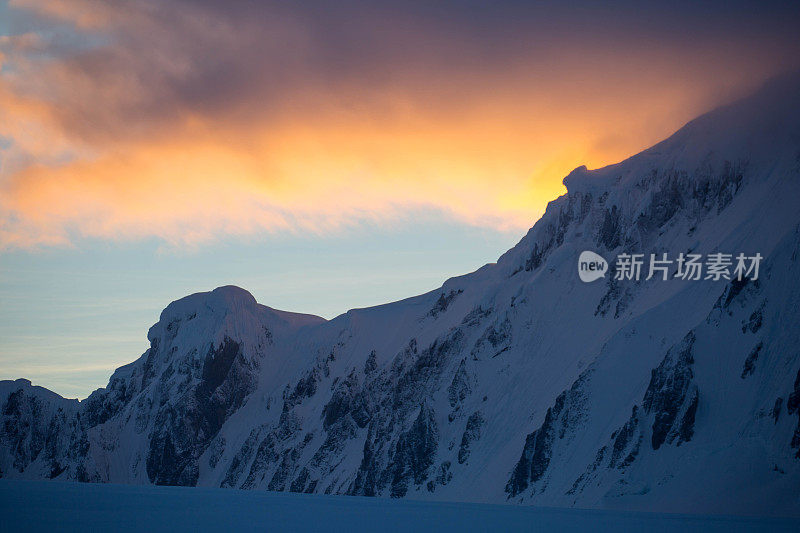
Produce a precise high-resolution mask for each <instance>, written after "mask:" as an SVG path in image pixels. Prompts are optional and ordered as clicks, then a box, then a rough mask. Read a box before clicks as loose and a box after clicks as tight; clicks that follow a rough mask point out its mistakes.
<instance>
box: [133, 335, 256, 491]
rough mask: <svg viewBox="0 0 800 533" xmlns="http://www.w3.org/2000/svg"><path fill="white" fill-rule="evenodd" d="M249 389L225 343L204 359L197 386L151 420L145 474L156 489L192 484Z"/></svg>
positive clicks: (246, 367)
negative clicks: (213, 442) (201, 462)
mask: <svg viewBox="0 0 800 533" xmlns="http://www.w3.org/2000/svg"><path fill="white" fill-rule="evenodd" d="M254 387H255V377H254V375H253V368H251V365H250V364H249V363H248V362H247V360H246V359H245V358H244V356H243V354H242V353H241V346H240V345H239V344H238V343H237V342H235V341H233V340H232V339H230V338H227V337H226V338H225V340H224V341H223V342H222V343H221V344H220V345H219V346H217V347H213V346H212V347H211V348H210V349H209V351H208V353H207V354H206V357H205V360H204V362H203V367H202V371H201V374H200V381H199V383H198V384H197V385H196V386H195V387H193V388H189V389H188V390H186V391H185V392H184V393H183V394H182V395H181V396H180V397H179V398H177V399H176V400H175V401H174V402H167V403H165V404H164V405H163V406H162V407H161V408H160V409H159V410H158V412H157V413H156V415H155V428H156V430H155V432H154V433H153V435H152V436H151V439H150V446H149V453H148V456H147V475H148V477H149V478H150V481H152V482H153V483H155V484H156V485H190V486H191V485H195V484H196V483H197V476H198V463H197V462H198V459H199V458H200V456H201V455H202V453H203V452H204V451H205V449H206V448H207V447H208V445H209V443H210V442H211V440H212V439H213V438H214V437H215V436H216V435H217V433H218V432H219V430H220V428H221V427H222V425H223V423H224V422H225V420H227V418H228V417H229V416H230V415H231V414H232V413H233V412H235V411H236V410H237V409H238V408H239V407H241V405H242V403H243V402H244V400H245V398H246V397H247V395H248V394H249V393H250V392H251V391H252V390H253V388H254Z"/></svg>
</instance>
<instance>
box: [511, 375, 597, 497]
mask: <svg viewBox="0 0 800 533" xmlns="http://www.w3.org/2000/svg"><path fill="white" fill-rule="evenodd" d="M587 377H588V374H586V373H585V374H583V375H581V377H580V378H578V380H576V381H575V383H574V384H573V385H572V387H571V388H570V389H569V390H566V391H564V392H562V393H561V394H559V395H558V398H556V401H555V403H554V404H553V406H552V407H549V408H548V409H547V413H546V414H545V416H544V421H543V422H542V425H541V426H539V428H538V429H537V430H536V431H534V432H533V433H530V434H528V436H527V437H526V438H525V445H524V446H523V448H522V455H521V457H520V458H519V461H517V464H516V465H515V466H514V471H513V473H512V474H511V479H509V481H508V483H507V484H506V489H505V490H506V493H507V494H508V495H509V497H513V496H516V495H518V494H520V493H521V492H523V491H525V490H526V489H527V488H528V486H529V485H530V484H532V483H535V482H537V481H539V480H541V479H542V477H543V476H544V474H545V473H546V472H547V469H548V467H549V466H550V460H551V457H552V455H553V451H554V445H555V444H556V442H558V441H560V440H564V439H565V438H567V437H568V436H571V435H572V434H573V433H574V431H575V430H576V429H577V427H578V425H579V424H580V420H581V418H582V416H583V414H584V409H583V407H584V406H583V402H584V400H585V398H584V396H583V393H582V390H581V387H582V385H583V382H584V381H585V380H586V379H587Z"/></svg>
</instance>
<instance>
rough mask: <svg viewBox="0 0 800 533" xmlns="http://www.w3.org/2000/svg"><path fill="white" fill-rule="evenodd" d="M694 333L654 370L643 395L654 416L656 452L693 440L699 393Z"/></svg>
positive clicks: (645, 409)
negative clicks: (695, 370)
mask: <svg viewBox="0 0 800 533" xmlns="http://www.w3.org/2000/svg"><path fill="white" fill-rule="evenodd" d="M694 342H695V336H694V333H691V332H690V333H689V334H688V335H687V336H686V337H685V338H684V339H683V342H682V343H681V344H680V345H678V346H677V347H675V348H672V349H670V351H668V352H667V355H666V356H665V357H664V360H663V361H661V364H660V365H658V368H655V369H654V370H653V371H652V375H651V377H650V384H649V385H648V387H647V391H646V392H645V394H644V400H643V401H642V407H643V409H644V412H645V413H647V414H652V415H653V426H652V436H651V444H652V446H653V450H657V449H658V448H660V447H661V445H662V444H664V443H665V442H667V443H672V442H673V441H675V442H676V443H677V444H680V443H681V442H686V441H688V440H690V439H691V437H692V434H693V433H694V417H695V413H696V411H697V404H698V401H699V394H698V391H697V387H696V386H695V385H694V384H693V383H692V378H693V377H694V374H693V372H692V364H694V358H693V357H692V348H693V346H694Z"/></svg>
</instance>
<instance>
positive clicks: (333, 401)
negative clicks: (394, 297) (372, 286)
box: [0, 74, 800, 514]
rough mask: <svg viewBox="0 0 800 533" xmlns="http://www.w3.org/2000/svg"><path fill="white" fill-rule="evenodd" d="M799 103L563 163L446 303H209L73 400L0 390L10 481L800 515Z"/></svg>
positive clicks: (1, 465)
mask: <svg viewBox="0 0 800 533" xmlns="http://www.w3.org/2000/svg"><path fill="white" fill-rule="evenodd" d="M797 95H800V76H798V75H797V74H795V75H792V76H788V77H786V78H784V79H782V80H779V81H778V82H775V83H773V84H771V85H768V86H767V87H766V88H765V89H763V90H762V91H760V92H759V93H756V94H755V95H753V96H751V97H748V98H746V99H744V100H742V101H740V102H739V103H735V104H731V105H730V106H726V107H724V108H721V109H719V110H716V111H712V112H711V113H708V114H706V115H703V116H701V117H699V118H698V119H695V120H694V121H691V122H689V123H688V124H687V125H686V126H684V127H683V128H681V129H680V130H679V131H678V132H676V133H675V134H674V135H672V136H670V137H669V138H668V139H666V140H664V141H662V142H661V143H658V144H657V145H655V146H654V147H652V148H650V149H648V150H645V151H644V152H642V153H640V154H637V155H635V156H633V157H631V158H628V159H626V160H625V161H623V162H620V163H617V164H615V165H611V166H608V167H604V168H602V169H597V170H587V169H586V168H585V167H579V168H577V169H575V170H574V171H573V172H571V173H570V174H569V175H568V176H567V177H566V178H565V180H564V182H565V185H566V186H567V190H568V192H567V193H566V194H564V195H562V196H561V197H559V198H557V199H555V200H553V201H552V202H550V203H549V204H548V206H547V209H546V211H545V214H544V215H543V216H542V218H541V219H540V220H539V221H537V222H536V224H535V225H534V226H533V227H532V228H531V230H530V231H529V232H528V233H527V234H526V235H525V237H523V238H522V239H521V240H520V242H519V243H518V244H517V245H516V246H515V247H513V248H512V249H511V250H509V251H508V252H506V253H505V254H503V255H502V256H501V257H500V258H499V259H498V261H497V263H490V264H487V265H485V266H483V267H481V268H480V269H478V270H476V271H475V272H472V273H470V274H466V275H463V276H458V277H455V278H450V279H448V280H447V281H446V282H445V283H444V284H443V285H442V287H441V288H440V289H436V290H433V291H430V292H428V293H425V294H422V295H418V296H414V297H411V298H407V299H405V300H401V301H398V302H393V303H389V304H384V305H382V306H377V307H372V308H365V309H355V310H350V311H348V312H347V313H344V314H342V315H339V316H338V317H336V318H333V319H331V320H328V321H325V320H324V319H321V318H319V317H313V316H312V315H298V314H294V313H288V312H283V311H277V310H273V309H271V308H269V307H266V306H263V305H261V304H258V303H257V302H256V301H255V299H254V298H253V297H252V295H250V294H249V293H247V291H244V290H243V289H239V288H236V287H230V286H228V287H221V288H218V289H215V290H214V291H211V292H208V293H196V294H194V295H190V296H188V297H185V298H182V299H180V300H177V301H175V302H173V303H171V304H170V305H169V306H167V308H166V309H165V310H164V312H162V314H161V317H160V320H159V322H158V323H156V324H155V325H154V326H153V327H152V328H151V329H150V331H149V333H148V340H149V341H150V343H151V344H150V348H149V349H148V350H147V351H146V352H145V353H144V354H143V355H142V356H141V357H140V358H139V359H137V360H136V361H134V362H132V363H130V364H129V365H125V366H123V367H120V368H119V369H117V371H116V372H115V373H114V375H112V377H111V379H110V381H109V384H108V386H107V387H105V388H102V389H98V390H97V391H95V392H94V393H93V394H92V395H91V396H90V397H89V398H87V399H86V400H83V401H82V402H79V403H78V402H75V401H69V400H64V399H60V397H57V395H54V393H49V391H47V392H45V391H46V389H37V388H36V387H33V386H31V385H30V383H29V382H28V383H27V384H26V383H25V382H20V381H19V380H17V381H13V382H10V381H4V382H0V407H1V410H0V414H1V416H2V427H0V475H2V477H10V478H15V477H27V478H54V479H71V480H78V481H98V482H122V483H135V484H150V483H155V484H168V485H202V486H222V487H238V488H263V489H268V490H287V491H294V492H325V493H337V494H358V495H368V496H391V497H412V498H419V499H443V500H470V501H488V502H498V501H511V502H517V503H534V504H538V505H552V506H564V505H567V506H582V507H609V508H627V509H644V510H661V511H684V512H685V511H689V512H723V513H724V512H737V513H738V512H746V513H748V512H749V513H762V514H763V513H767V514H800V501H798V494H797V493H796V490H795V489H794V487H796V486H798V482H800V466H799V465H800V460H798V459H797V456H798V455H800V436H798V435H800V413H798V403H799V402H798V398H800V385H798V383H800V369H798V368H797V367H798V366H800V356H799V355H798V353H797V351H796V349H795V348H794V347H795V346H797V345H798V344H799V343H800V338H798V335H799V334H798V332H797V331H796V328H794V329H793V328H791V327H786V325H787V324H792V323H793V322H796V320H793V318H796V317H797V308H798V306H797V304H798V303H800V287H798V284H797V282H796V280H797V279H798V276H800V266H799V264H798V256H799V255H800V215H798V213H797V210H796V205H797V200H798V199H800V179H799V178H800V120H797V119H798V118H800V99H798V98H797V97H796V96H797ZM583 250H594V251H596V252H598V253H600V254H601V255H602V256H603V257H605V258H606V259H607V260H610V259H611V258H612V257H613V256H614V255H616V254H619V253H623V252H627V253H643V254H650V253H659V254H660V253H669V254H670V255H671V256H675V255H677V254H678V253H680V252H687V251H695V252H700V253H706V254H707V253H711V252H714V251H724V252H727V253H737V252H746V253H748V254H753V253H756V252H758V253H761V254H762V255H763V256H764V258H765V259H764V263H763V266H762V273H761V277H760V279H759V280H758V281H754V282H750V283H744V284H741V283H736V282H735V280H734V281H722V282H711V281H697V282H686V281H679V280H670V281H660V280H651V281H645V280H640V281H635V282H634V281H630V282H623V281H617V280H614V278H613V276H611V275H608V276H606V279H604V280H602V281H598V282H595V283H591V284H584V283H582V282H580V281H579V279H578V276H577V272H576V267H577V256H578V254H579V253H580V252H581V251H583ZM795 374H796V376H795ZM48 393H49V394H48ZM795 419H797V420H795ZM703 468H706V472H705V475H702V476H701V475H700V472H702V469H703ZM756 488H757V489H758V490H756Z"/></svg>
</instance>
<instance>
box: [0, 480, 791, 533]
mask: <svg viewBox="0 0 800 533" xmlns="http://www.w3.org/2000/svg"><path fill="white" fill-rule="evenodd" d="M0 515H2V516H3V526H5V527H6V528H7V529H8V530H10V531H17V532H22V531H53V530H58V531H73V530H74V531H98V530H99V531H102V530H111V529H113V530H114V531H144V530H146V531H153V532H156V531H168V532H174V531H237V532H244V531H264V530H268V531H291V532H293V533H300V532H305V531H311V532H317V531H331V532H336V531H343V532H350V531H383V532H391V531H443V532H446V531H458V532H459V533H466V532H469V531H509V532H510V531H563V532H565V533H569V532H573V531H575V532H584V531H597V532H604V531H650V532H653V533H660V532H671V531H676V532H680V533H690V532H694V531H698V532H704V533H711V532H717V531H718V532H725V533H733V532H749V531H753V532H755V531H768V532H770V533H781V532H784V531H785V532H791V531H797V527H798V520H797V519H790V518H771V519H764V518H751V517H731V516H704V517H698V516H693V515H666V514H654V513H637V512H626V511H599V510H586V509H552V508H540V507H527V506H510V505H485V504H469V503H434V502H420V501H397V500H394V501H393V500H388V499H383V498H360V497H344V496H314V495H308V494H280V493H274V492H264V491H250V492H244V491H238V490H221V489H209V488H199V489H187V488H183V487H134V486H130V485H113V484H107V485H94V484H82V485H76V484H74V483H59V482H55V483H46V482H43V481H6V480H1V481H0Z"/></svg>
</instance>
